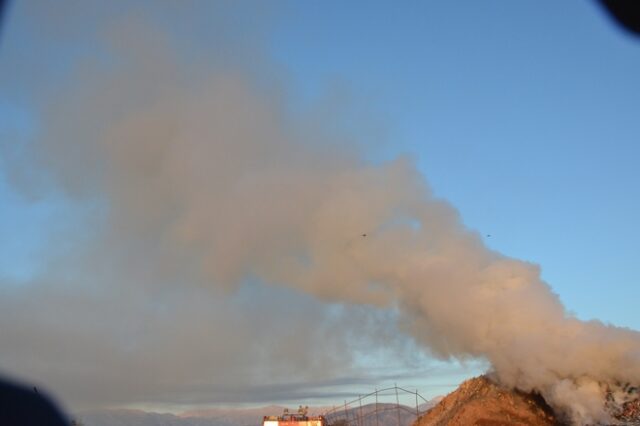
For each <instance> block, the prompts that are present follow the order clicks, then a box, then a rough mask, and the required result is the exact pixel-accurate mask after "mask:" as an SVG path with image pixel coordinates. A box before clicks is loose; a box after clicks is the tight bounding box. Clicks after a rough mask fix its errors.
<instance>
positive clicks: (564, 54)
mask: <svg viewBox="0 0 640 426" xmlns="http://www.w3.org/2000/svg"><path fill="white" fill-rule="evenodd" d="M336 9H337V8H334V7H326V3H324V2H323V3H320V2H300V3H293V4H292V5H291V7H290V8H289V9H288V10H287V11H286V14H285V16H284V17H283V18H281V19H282V20H281V21H280V25H279V26H278V27H277V28H276V30H275V35H274V36H273V39H271V43H270V47H271V51H272V52H273V55H274V56H275V57H276V58H278V60H279V62H281V63H283V64H284V65H285V66H286V67H287V70H288V71H289V72H290V74H291V84H293V85H294V86H295V88H296V91H300V92H302V93H304V94H306V95H307V96H308V97H310V98H313V97H317V96H321V94H322V93H323V92H324V91H326V90H328V89H327V88H330V87H331V86H332V85H337V86H340V87H347V88H348V89H349V90H350V91H351V92H352V93H353V96H354V97H355V98H357V99H358V100H357V101H355V102H356V103H358V102H359V103H360V104H358V105H359V106H360V107H361V108H362V109H363V110H364V112H363V113H364V114H370V115H371V116H373V117H375V118H376V119H378V120H379V121H380V122H381V123H382V124H381V126H382V127H383V128H384V131H385V132H386V141H385V145H384V150H383V153H382V154H381V151H380V150H376V155H390V156H391V155H395V154H397V153H398V152H400V153H409V154H411V155H413V156H415V158H416V159H417V162H418V165H419V167H420V170H421V171H422V172H423V173H424V175H425V176H426V177H427V179H428V181H429V182H430V184H431V186H432V188H433V190H434V191H435V193H436V194H437V195H438V196H440V197H443V198H445V199H447V200H449V201H451V202H452V203H453V205H454V206H456V207H457V208H458V209H459V211H460V214H461V215H462V218H463V220H464V222H465V223H466V224H467V225H468V226H469V227H471V228H473V229H476V230H478V231H479V232H480V233H481V234H483V235H491V237H488V238H485V241H486V243H487V244H488V245H489V246H490V247H492V248H494V249H496V250H498V251H500V252H502V253H504V254H506V255H508V256H513V257H516V258H520V259H524V260H528V261H531V262H534V263H538V264H540V265H541V266H542V272H543V277H544V278H545V280H546V281H547V282H548V283H549V284H550V285H551V286H552V287H553V289H554V290H555V291H556V292H557V293H558V294H559V295H560V297H561V299H562V301H563V302H564V303H565V304H566V305H567V307H568V308H569V309H570V310H571V311H573V312H575V313H576V314H577V315H578V316H579V317H581V318H584V319H591V318H598V319H601V320H603V321H605V322H612V323H615V324H617V325H623V326H627V327H632V328H635V329H638V328H640V317H638V315H637V313H636V312H637V307H636V301H637V300H639V298H640V286H638V285H637V283H638V282H639V281H640V273H639V269H638V266H637V261H636V259H637V255H638V253H639V251H638V241H640V227H639V226H638V224H637V218H638V217H640V204H639V203H640V187H639V186H638V182H640V169H639V168H638V167H637V158H638V156H639V155H640V144H638V138H639V136H638V135H639V134H640V120H638V117H639V114H640V106H639V105H638V99H639V98H640V82H639V81H638V75H640V55H638V52H639V50H640V42H639V41H638V40H637V38H636V39H634V38H633V37H630V36H629V35H627V34H626V33H624V32H622V31H621V30H620V29H619V28H618V27H616V26H615V25H613V23H612V22H611V21H610V20H609V17H608V16H606V15H605V13H604V11H603V10H602V9H601V8H600V6H599V5H598V4H596V3H594V2H593V3H592V2H553V1H546V2H489V3H486V2H483V3H478V2H472V1H467V2H398V3H396V4H393V5H391V4H389V3H386V2H344V3H341V4H340V8H339V12H337V11H336Z"/></svg>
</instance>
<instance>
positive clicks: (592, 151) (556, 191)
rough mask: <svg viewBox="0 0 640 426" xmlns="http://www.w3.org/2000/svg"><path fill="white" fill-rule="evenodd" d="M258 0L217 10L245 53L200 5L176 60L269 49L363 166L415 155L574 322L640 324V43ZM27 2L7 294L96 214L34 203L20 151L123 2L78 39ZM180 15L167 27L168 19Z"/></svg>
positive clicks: (2, 143)
mask: <svg viewBox="0 0 640 426" xmlns="http://www.w3.org/2000/svg"><path fill="white" fill-rule="evenodd" d="M142 3H144V2H142ZM261 7H262V9H260V10H258V11H256V7H255V4H251V3H242V6H239V7H237V8H233V7H229V5H228V4H226V6H225V7H222V8H223V9H225V8H229V9H232V10H233V13H231V15H229V14H228V11H227V13H226V14H223V15H224V16H227V17H228V16H232V17H233V19H232V21H231V22H225V23H224V25H222V24H221V26H225V28H226V30H228V33H224V35H225V36H228V37H230V38H231V39H233V44H232V45H233V46H235V47H238V52H235V51H232V49H231V50H230V51H224V52H211V51H209V50H208V45H207V43H206V39H207V37H218V36H219V34H218V32H219V30H218V28H217V23H218V22H219V21H220V22H221V21H222V18H220V17H219V16H216V15H215V12H216V7H211V6H210V5H209V6H208V7H205V10H206V11H207V13H208V14H207V13H202V14H200V15H198V18H197V19H196V20H195V21H194V26H193V28H192V27H190V26H189V25H184V21H181V22H182V25H178V26H176V27H171V26H170V28H172V30H174V31H175V32H176V33H177V34H180V37H184V39H183V40H191V38H190V37H193V46H191V45H190V46H189V48H191V47H193V49H194V50H193V51H189V48H187V49H186V50H187V51H186V52H185V51H184V50H183V51H182V52H181V54H185V55H190V54H192V55H199V54H202V53H203V52H205V55H204V56H205V59H209V60H212V61H213V60H214V59H215V58H214V59H211V58H209V57H208V56H207V54H209V55H211V56H212V57H213V56H215V54H220V55H223V56H228V57H229V58H230V60H235V61H238V62H241V63H243V64H244V65H243V66H245V67H247V68H249V69H250V68H251V66H252V61H253V60H254V59H255V58H254V56H253V55H256V56H260V57H261V59H260V61H261V62H262V61H264V62H267V63H268V64H269V69H270V71H273V72H275V73H276V74H277V75H278V76H279V80H278V84H281V85H282V86H283V87H284V92H285V93H286V94H287V96H288V99H287V105H288V108H289V109H290V111H291V112H292V114H294V115H295V114H296V111H298V110H303V111H304V110H306V109H307V108H313V107H314V105H317V104H318V103H320V104H322V102H323V99H324V100H328V101H327V102H328V105H332V106H335V105H336V104H337V105H340V107H339V111H338V113H337V114H336V115H337V116H339V117H341V118H340V122H339V123H337V124H336V126H339V127H341V128H342V129H347V131H348V132H350V133H352V134H353V135H354V137H355V138H356V139H358V141H359V144H361V145H362V146H364V147H365V151H366V153H367V155H368V160H369V161H371V162H382V161H384V160H388V159H390V158H394V157H396V156H398V155H409V156H411V157H412V158H414V160H415V162H416V164H417V165H418V168H419V170H420V171H421V173H423V174H424V176H425V177H426V179H427V180H428V182H429V184H430V185H431V187H432V189H433V191H434V193H435V194H436V195H437V196H438V197H442V198H444V199H446V200H448V201H450V202H451V203H452V204H453V205H454V206H455V207H456V208H457V209H458V210H459V212H460V215H461V217H462V220H463V221H464V223H465V224H466V225H467V226H468V227H470V228H471V229H475V230H477V231H478V232H479V234H480V235H482V236H483V238H484V240H485V242H486V244H487V245H488V246H489V247H491V248H492V249H495V250H497V251H499V252H501V253H503V254H505V255H507V256H511V257H514V258H518V259H523V260H526V261H530V262H533V263H536V264H539V265H540V266H541V268H542V276H543V278H544V279H545V280H546V281H547V282H548V283H549V284H550V285H551V287H552V288H553V290H554V291H555V292H556V293H557V294H558V295H559V296H560V298H561V300H562V301H563V303H565V305H566V306H567V308H568V309H569V310H570V311H571V312H574V313H575V314H576V315H577V316H578V317H580V318H582V319H592V318H596V319H600V320H602V321H604V322H607V323H609V322H610V323H613V324H616V325H620V326H625V327H630V328H633V329H640V316H638V314H637V301H638V300H640V286H639V285H638V284H639V283H640V271H639V268H638V262H637V256H638V253H640V250H639V249H638V242H639V241H640V226H638V218H639V217H640V186H639V185H638V183H639V182H640V168H638V167H637V159H638V158H639V157H640V145H639V144H638V142H639V140H638V139H639V136H638V135H640V119H639V117H640V105H639V104H638V99H640V84H639V78H640V77H638V76H640V55H639V53H640V40H638V39H637V38H636V39H634V38H632V37H631V36H629V35H627V34H625V33H623V32H622V31H621V30H620V29H619V28H618V27H616V26H614V25H613V24H612V22H611V21H610V19H609V18H608V16H606V15H605V13H604V11H603V10H601V9H600V7H599V6H598V4H596V3H595V2H554V1H550V0H547V1H535V2H534V1H529V2H507V1H495V2H482V3H480V2H473V1H455V2H419V1H415V2H382V1H375V2H365V1H350V2H339V1H326V2H315V1H300V2H293V1H292V2H274V3H271V4H269V3H267V6H265V5H264V4H263V5H262V6H261ZM15 9H16V10H15V13H9V14H8V22H7V25H5V28H4V34H3V37H4V38H5V40H4V41H5V43H4V46H3V43H0V52H2V50H3V49H4V52H3V53H0V61H2V63H3V65H2V66H0V68H4V71H2V72H0V156H1V158H0V218H1V220H0V282H2V285H4V286H14V285H20V283H22V282H26V281H28V280H29V279H30V278H32V277H34V276H36V275H37V274H38V272H39V271H40V268H41V267H42V264H41V263H42V262H41V260H42V258H43V257H45V256H44V255H43V250H45V249H47V248H48V247H50V244H51V241H52V238H54V237H55V236H59V235H60V232H61V229H66V230H67V232H68V230H69V229H70V228H72V227H73V226H75V225H76V224H77V223H78V222H79V221H80V220H82V219H81V218H82V216H83V214H85V213H86V210H83V209H85V208H86V206H81V205H77V204H75V202H72V201H71V200H70V199H69V198H66V197H65V196H63V195H62V194H61V193H60V192H57V191H56V190H55V189H53V190H50V191H45V192H42V193H39V192H37V191H36V196H33V193H31V192H29V191H27V193H29V194H30V195H25V191H23V190H22V189H23V188H22V186H21V183H20V182H16V181H15V180H14V177H15V175H14V174H13V173H11V170H10V169H11V167H15V166H16V165H17V166H18V167H20V166H21V165H22V164H23V163H22V162H20V161H18V160H16V159H15V158H14V157H11V156H10V153H11V155H15V152H16V151H15V150H14V149H13V148H14V147H15V146H16V145H19V144H21V143H24V141H28V140H29V139H30V138H34V137H37V135H38V131H39V126H40V122H39V118H38V113H39V111H38V109H37V108H36V106H37V105H38V103H39V102H40V100H41V99H44V98H46V97H48V96H50V94H51V92H55V91H56V90H57V88H56V87H55V86H56V84H55V83H56V82H58V81H63V80H64V78H65V77H66V75H67V74H68V73H69V69H70V68H71V67H72V65H73V63H74V61H76V60H77V59H78V58H81V57H82V56H83V55H86V54H87V52H93V51H94V50H95V45H94V44H92V43H93V38H94V37H95V34H96V33H97V32H99V28H100V27H99V26H95V27H94V26H93V25H91V24H92V23H93V22H100V21H101V20H102V19H105V18H104V16H102V13H104V14H106V15H108V16H112V15H118V14H120V13H126V12H125V11H126V10H127V8H126V7H122V5H120V6H118V7H115V8H114V9H113V10H111V9H110V8H109V7H108V6H105V5H104V4H103V5H102V6H101V7H100V8H98V12H94V13H87V12H86V11H85V14H86V16H85V18H86V19H87V22H85V23H84V24H82V25H77V23H75V24H74V26H73V28H75V29H74V30H73V31H72V30H69V32H66V29H61V28H57V27H56V25H63V24H64V23H65V19H69V20H73V17H72V16H66V17H65V16H63V17H62V18H61V17H60V16H56V17H55V19H53V18H52V20H51V21H50V20H49V15H47V14H41V15H38V16H35V15H30V13H33V10H36V9H33V10H32V9H30V8H29V7H26V8H25V7H21V8H18V7H16V8H15ZM263 9H264V10H263ZM49 12H51V11H49ZM171 13H175V10H174V11H173V12H171ZM171 13H169V14H168V15H162V14H159V16H160V18H159V19H165V18H167V17H168V18H167V19H169V21H171V19H173V18H175V17H176V16H174V15H172V14H171ZM263 15H266V16H263ZM178 17H179V18H180V17H181V16H178ZM209 18H210V19H209ZM34 22H35V23H36V24H34ZM188 22H191V21H188ZM38 23H40V24H43V23H44V24H45V25H44V28H40V27H38V25H40V24H38ZM47 23H49V25H51V28H47V26H46V24H47ZM34 25H35V26H34ZM34 28H38V29H37V31H36V30H34ZM190 31H193V34H190ZM52 33H55V35H56V37H57V38H56V37H54V38H53V39H51V40H50V39H49V38H48V37H50V36H51V34H52ZM185 33H186V34H187V35H186V36H185ZM245 45H246V46H249V47H246V46H245ZM183 47H184V46H183ZM262 56H264V58H266V59H264V58H262ZM256 61H257V59H256ZM9 64H10V65H9ZM264 69H265V67H264V65H260V67H258V69H257V72H260V71H262V70H264ZM271 81H272V80H269V79H267V80H266V82H271ZM336 100H337V102H336ZM9 148H12V149H9ZM18 152H19V150H18ZM34 172H35V173H36V174H37V173H38V170H35V171H34ZM89 208H91V207H90V206H89ZM58 243H59V242H56V244H58ZM465 371H466V370H465ZM450 377H456V378H455V379H453V380H454V381H459V380H460V377H458V376H456V375H455V374H453V373H452V374H450ZM445 381H446V380H445Z"/></svg>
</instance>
